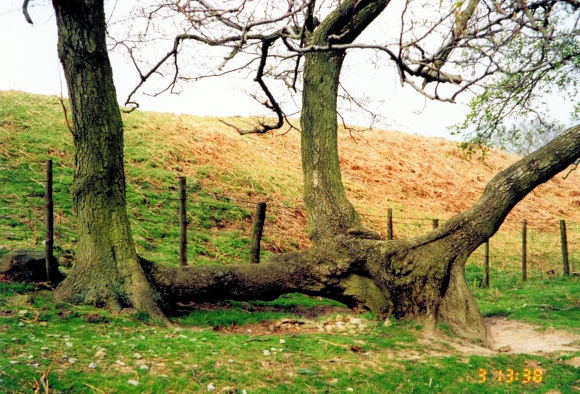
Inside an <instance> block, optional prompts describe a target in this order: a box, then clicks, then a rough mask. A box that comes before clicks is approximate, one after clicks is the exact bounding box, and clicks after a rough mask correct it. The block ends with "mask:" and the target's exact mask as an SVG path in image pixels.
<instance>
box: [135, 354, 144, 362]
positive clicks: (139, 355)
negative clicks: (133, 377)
mask: <svg viewBox="0 0 580 394" xmlns="http://www.w3.org/2000/svg"><path fill="white" fill-rule="evenodd" d="M133 356H135V358H136V359H137V360H141V359H142V358H143V355H142V354H141V353H135V354H134V355H133Z"/></svg>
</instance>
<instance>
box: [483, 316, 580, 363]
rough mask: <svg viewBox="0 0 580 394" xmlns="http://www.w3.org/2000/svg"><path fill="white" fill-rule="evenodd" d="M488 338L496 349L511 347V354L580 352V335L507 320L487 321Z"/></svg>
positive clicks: (494, 319)
mask: <svg viewBox="0 0 580 394" xmlns="http://www.w3.org/2000/svg"><path fill="white" fill-rule="evenodd" d="M486 326H487V330H488V338H489V340H490V343H491V345H492V348H494V349H501V348H506V347H507V346H509V347H510V349H509V350H508V352H509V353H528V354H530V353H542V352H556V351H580V335H576V334H573V333H571V332H567V331H564V330H556V329H553V328H548V329H546V330H540V329H538V327H537V326H534V325H531V324H527V323H523V322H519V321H515V320H508V319H506V318H499V317H496V318H489V319H486Z"/></svg>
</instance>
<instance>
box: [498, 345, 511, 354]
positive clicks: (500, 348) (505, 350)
mask: <svg viewBox="0 0 580 394" xmlns="http://www.w3.org/2000/svg"><path fill="white" fill-rule="evenodd" d="M510 350H512V347H511V346H510V345H505V346H502V347H499V348H497V351H498V352H500V353H506V352H509V351H510Z"/></svg>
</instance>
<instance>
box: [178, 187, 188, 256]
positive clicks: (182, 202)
mask: <svg viewBox="0 0 580 394" xmlns="http://www.w3.org/2000/svg"><path fill="white" fill-rule="evenodd" d="M186 186H187V181H186V178H185V177H184V176H180V177H179V190H180V196H179V217H180V221H179V222H180V228H181V237H180V242H179V260H180V262H181V266H182V267H185V266H187V190H186Z"/></svg>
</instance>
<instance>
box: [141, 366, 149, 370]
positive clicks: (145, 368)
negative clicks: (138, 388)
mask: <svg viewBox="0 0 580 394" xmlns="http://www.w3.org/2000/svg"><path fill="white" fill-rule="evenodd" d="M139 369H140V370H142V371H149V367H148V366H147V365H141V366H140V367H139Z"/></svg>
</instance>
